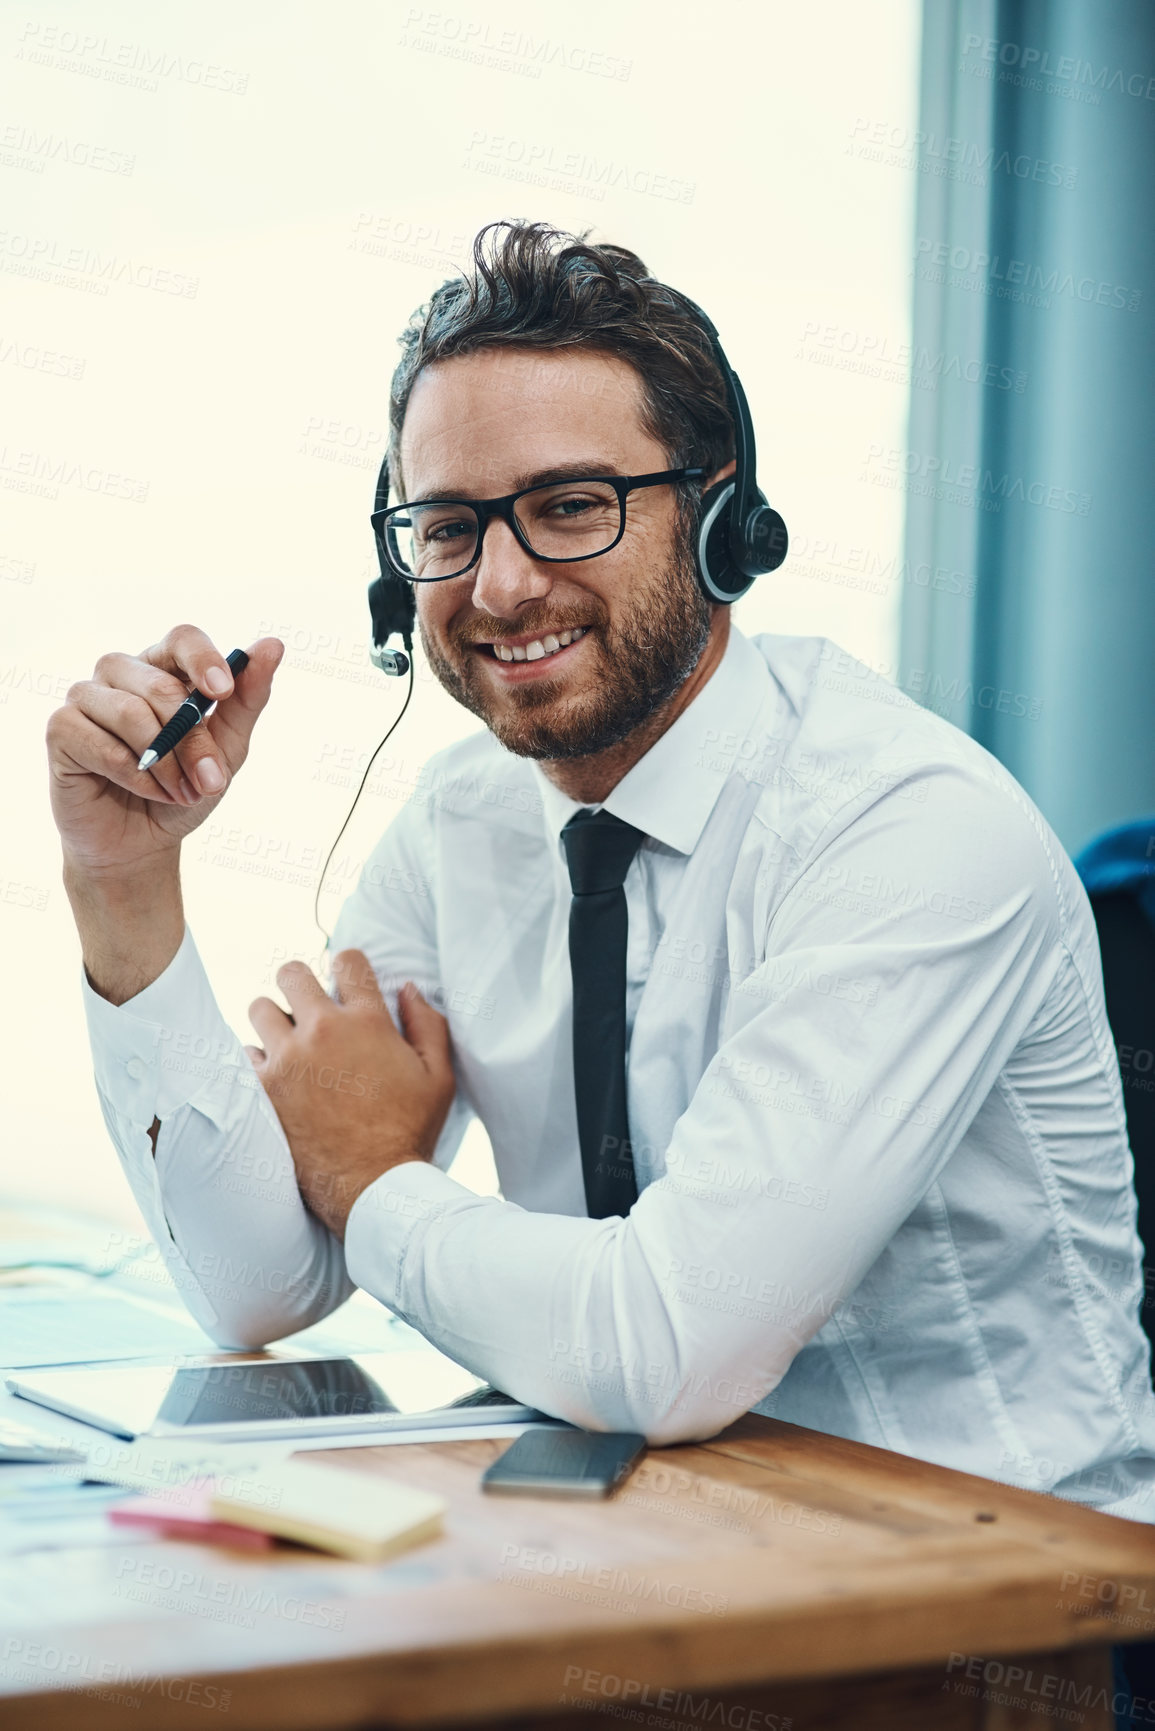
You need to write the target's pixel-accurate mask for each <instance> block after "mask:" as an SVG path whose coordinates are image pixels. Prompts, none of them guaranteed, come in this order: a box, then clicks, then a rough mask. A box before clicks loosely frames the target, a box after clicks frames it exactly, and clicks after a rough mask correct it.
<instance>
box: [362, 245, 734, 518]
mask: <svg viewBox="0 0 1155 1731" xmlns="http://www.w3.org/2000/svg"><path fill="white" fill-rule="evenodd" d="M589 232H590V231H589V230H586V231H585V233H583V234H580V235H575V234H567V233H565V232H564V231H563V230H561V229H556V228H552V227H551V226H550V225H549V224H548V223H545V222H520V221H510V220H507V221H502V222H491V223H487V224H486V226H485V227H484V228H482V229H481V230H480V231H479V232H478V234H477V236H476V238H475V240H474V242H473V268H472V270H471V271H463V272H462V273H461V276H460V277H455V278H451V279H450V280H449V281H448V282H444V283H442V285H441V287H440V288H439V289H437V290H436V292H435V293H434V294H433V295H432V296H431V297H430V299H429V300H428V301H427V302H426V304H425V305H424V306H422V307H419V308H418V309H417V311H416V312H415V313H414V314H413V316H412V317H411V319H410V320H409V323H408V325H407V326H406V328H405V330H404V332H403V333H402V335H401V337H400V339H399V340H400V343H401V360H400V361H399V363H398V365H397V370H396V372H395V373H394V374H393V382H392V387H391V390H390V396H389V467H390V472H391V474H392V475H393V476H394V478H395V480H396V481H397V483H398V484H400V479H401V475H400V463H399V459H400V443H401V427H402V423H403V422H404V420H405V410H406V408H407V406H408V403H409V397H410V394H411V392H412V390H413V386H414V384H415V383H416V381H417V378H418V375H419V374H420V373H421V371H422V369H423V368H425V367H428V366H431V365H432V364H433V362H434V361H443V360H449V359H450V358H451V357H452V356H455V355H468V354H473V353H474V352H475V351H476V350H478V349H484V348H496V347H501V346H508V347H511V348H513V347H517V348H528V349H567V348H586V349H598V350H601V351H602V352H603V353H607V354H611V355H617V356H620V357H621V359H622V360H624V361H628V362H629V364H630V365H631V366H632V367H633V368H634V370H635V371H636V372H637V374H638V375H639V377H640V379H641V383H642V402H643V424H644V426H645V429H646V431H647V432H648V433H649V434H650V435H651V437H653V438H656V439H657V440H658V441H659V442H660V443H661V444H662V445H664V446H665V448H666V450H667V452H668V453H669V461H670V467H671V468H682V467H686V468H691V467H693V468H697V467H699V466H701V467H702V468H704V469H705V470H706V472H707V474H713V473H714V472H715V470H717V469H719V468H721V467H722V465H723V464H725V463H727V462H728V461H729V460H730V458H731V457H732V456H733V455H734V426H733V421H732V419H731V415H730V409H729V404H728V401H727V397H726V387H725V384H724V382H723V379H722V375H721V373H720V371H719V369H718V365H717V362H716V361H715V359H714V352H713V349H712V348H711V346H710V342H709V339H708V338H707V336H706V334H705V332H704V331H703V330H702V327H701V326H700V325H699V324H698V322H697V321H696V319H695V318H694V317H693V315H692V314H691V313H690V312H689V311H688V310H687V309H686V307H685V306H684V305H683V303H682V302H681V301H680V300H679V299H678V298H677V296H676V295H675V294H673V293H672V292H671V291H670V289H668V288H666V287H665V286H664V285H663V284H661V283H658V282H655V281H653V280H652V278H650V275H649V272H648V271H647V269H646V266H645V265H644V264H643V263H642V260H641V259H640V258H639V257H638V255H637V253H634V252H630V251H629V250H628V249H627V248H626V247H622V246H608V245H606V246H594V245H590V244H589V243H588V242H587V239H586V235H587V234H588V233H589ZM684 485H685V484H684ZM699 495H700V487H699V486H696V485H694V484H690V486H689V488H688V491H687V494H686V496H685V499H684V501H683V502H684V504H686V505H689V504H690V502H691V499H692V498H693V499H696V498H697V497H698V496H699Z"/></svg>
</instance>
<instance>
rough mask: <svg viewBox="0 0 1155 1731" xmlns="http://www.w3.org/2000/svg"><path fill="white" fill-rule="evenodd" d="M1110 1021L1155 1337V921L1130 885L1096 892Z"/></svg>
mask: <svg viewBox="0 0 1155 1731" xmlns="http://www.w3.org/2000/svg"><path fill="white" fill-rule="evenodd" d="M1091 907H1092V909H1093V910H1094V914H1095V923H1096V925H1097V926H1098V928H1099V948H1100V950H1101V951H1102V955H1103V986H1104V989H1105V991H1106V995H1107V1018H1108V1020H1109V1021H1110V1023H1111V1032H1112V1034H1113V1035H1114V1038H1115V1046H1116V1049H1117V1051H1118V1054H1119V1074H1120V1076H1121V1077H1122V1080H1123V1104H1124V1107H1125V1109H1126V1112H1127V1134H1128V1136H1129V1137H1130V1140H1131V1152H1132V1154H1133V1155H1134V1157H1135V1194H1136V1196H1137V1197H1138V1199H1139V1236H1140V1238H1141V1239H1142V1240H1143V1245H1144V1248H1145V1251H1146V1256H1145V1258H1144V1260H1145V1264H1146V1267H1145V1280H1144V1294H1143V1308H1142V1312H1141V1321H1142V1323H1143V1327H1144V1328H1145V1329H1146V1331H1147V1336H1148V1339H1149V1340H1151V1341H1153V1342H1155V926H1153V925H1152V923H1151V921H1150V920H1149V919H1148V918H1147V915H1146V913H1145V912H1144V910H1143V908H1142V906H1141V905H1140V903H1139V901H1138V899H1137V898H1136V896H1135V895H1134V894H1133V893H1132V892H1131V891H1129V890H1114V891H1110V892H1107V893H1100V894H1097V895H1092V897H1091Z"/></svg>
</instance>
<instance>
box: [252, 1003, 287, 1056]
mask: <svg viewBox="0 0 1155 1731" xmlns="http://www.w3.org/2000/svg"><path fill="white" fill-rule="evenodd" d="M249 1021H250V1022H251V1023H252V1024H253V1027H254V1028H255V1029H256V1030H257V1033H258V1034H259V1035H260V1038H261V1042H262V1044H263V1046H264V1048H265V1051H266V1052H269V1051H271V1050H272V1049H273V1048H274V1047H275V1046H277V1045H278V1044H279V1042H280V1041H281V1040H283V1039H284V1037H285V1035H286V1034H287V1033H289V1032H290V1030H291V1029H292V1028H293V1027H294V1025H295V1024H294V1022H293V1018H292V1017H291V1016H286V1014H285V1012H284V1010H282V1009H281V1008H280V1006H279V1005H278V1004H274V1002H273V1000H272V998H254V1000H253V1002H252V1003H251V1004H250V1005H249Z"/></svg>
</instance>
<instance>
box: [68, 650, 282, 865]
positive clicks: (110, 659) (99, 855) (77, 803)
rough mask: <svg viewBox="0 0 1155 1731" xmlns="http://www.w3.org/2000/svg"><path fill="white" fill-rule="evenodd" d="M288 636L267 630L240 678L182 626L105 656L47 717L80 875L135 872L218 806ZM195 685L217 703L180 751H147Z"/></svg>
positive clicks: (169, 850) (71, 857)
mask: <svg viewBox="0 0 1155 1731" xmlns="http://www.w3.org/2000/svg"><path fill="white" fill-rule="evenodd" d="M283 653H284V647H283V645H282V644H281V643H280V642H279V641H278V640H277V639H276V638H275V637H262V638H261V639H260V640H259V641H258V642H257V643H254V644H253V646H252V648H251V649H250V650H249V664H248V666H247V667H246V668H245V669H244V672H243V673H240V674H239V675H238V676H237V677H236V679H235V680H234V678H233V675H232V673H231V672H230V670H229V667H228V664H227V662H226V661H225V658H224V656H223V655H222V654H221V652H220V651H219V650H218V649H217V648H216V647H215V646H214V645H213V643H212V642H211V641H210V640H209V638H208V637H206V635H205V633H204V632H203V631H199V630H197V628H196V627H195V626H193V625H177V626H175V627H174V628H173V630H171V631H170V632H168V633H167V635H166V636H165V637H163V638H162V639H161V641H160V642H159V643H156V644H153V646H152V647H151V648H150V649H146V650H144V651H143V653H142V654H140V655H135V656H134V655H121V654H112V655H102V656H101V658H100V660H99V661H98V662H97V664H96V668H95V670H94V672H93V676H92V678H91V679H87V680H82V681H81V682H80V683H79V684H76V685H74V686H73V687H72V688H71V690H70V691H69V693H68V698H67V701H66V702H65V704H64V707H63V708H62V709H58V710H57V711H56V712H55V714H54V715H52V716H51V718H50V719H49V723H48V760H49V768H50V776H51V795H52V813H53V816H54V818H55V819H56V826H57V828H58V829H59V831H60V835H61V839H62V841H63V844H64V854H65V860H66V863H67V864H68V865H69V867H70V868H71V869H72V870H73V871H74V872H77V871H79V872H81V873H92V874H96V875H99V876H106V875H113V876H115V875H116V874H118V873H124V874H126V875H133V874H135V873H136V872H137V871H139V869H140V868H141V866H142V865H145V864H146V863H147V862H148V861H149V860H150V859H155V858H156V856H157V855H158V854H175V852H176V851H177V850H178V849H179V846H180V843H181V841H182V840H183V838H184V837H185V836H186V835H188V834H189V833H190V832H191V831H192V830H194V829H196V827H197V825H198V824H201V823H203V822H204V820H205V818H206V817H208V815H209V813H210V812H211V811H213V810H214V808H215V807H216V805H217V803H218V801H219V800H220V798H221V795H222V794H223V793H224V791H225V789H226V788H227V787H228V785H229V783H230V781H231V780H232V778H233V776H234V775H235V774H236V772H237V770H238V769H239V768H240V767H241V765H242V764H243V763H244V761H245V758H246V756H247V755H248V749H249V739H250V737H251V735H252V731H253V727H254V725H255V724H256V720H257V717H258V715H259V714H260V713H261V710H262V709H263V708H264V707H265V704H266V703H267V702H268V698H269V691H270V688H271V686H272V680H273V674H274V672H275V671H276V668H277V664H278V663H279V661H280V659H281V656H282V654H283ZM193 688H195V689H197V690H199V691H202V692H203V693H204V694H205V696H207V697H212V698H214V699H216V700H217V708H216V709H215V710H214V712H213V714H212V715H210V716H209V718H208V720H207V721H204V722H202V723H200V724H199V726H197V727H194V728H193V729H192V730H191V732H189V733H188V734H186V735H185V737H184V739H183V740H182V741H181V743H180V744H179V745H178V746H177V747H176V749H175V750H174V751H171V752H169V753H168V755H167V756H166V757H163V758H162V759H161V760H160V762H159V763H155V764H154V765H153V766H152V768H151V769H147V770H140V769H138V768H137V767H136V766H137V760H138V759H139V757H140V755H141V753H142V752H143V751H144V750H145V749H146V747H147V746H149V745H151V743H152V741H153V739H154V738H155V737H156V735H157V734H158V733H159V732H160V730H161V728H162V727H163V726H164V725H165V723H166V722H167V721H168V720H169V719H170V717H171V716H172V715H174V714H175V712H176V711H177V709H179V707H180V705H181V704H182V703H183V701H184V699H185V698H186V697H187V696H188V693H189V691H190V690H192V689H193Z"/></svg>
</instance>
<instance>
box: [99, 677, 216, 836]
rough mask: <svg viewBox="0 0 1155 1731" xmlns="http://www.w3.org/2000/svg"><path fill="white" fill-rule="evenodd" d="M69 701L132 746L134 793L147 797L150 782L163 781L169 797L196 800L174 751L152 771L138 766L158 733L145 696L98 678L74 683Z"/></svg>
mask: <svg viewBox="0 0 1155 1731" xmlns="http://www.w3.org/2000/svg"><path fill="white" fill-rule="evenodd" d="M68 702H69V706H70V707H71V708H72V709H73V710H78V711H79V712H80V714H81V715H82V716H84V717H85V718H86V719H87V720H88V721H90V722H92V723H94V725H95V726H96V727H97V728H100V729H102V730H103V732H104V733H105V734H107V735H108V736H109V739H110V740H111V741H113V742H116V743H119V744H122V745H125V746H127V747H128V751H129V753H130V754H131V762H132V767H133V771H134V772H135V783H134V784H130V785H131V791H132V792H133V793H139V794H140V795H141V796H142V797H143V798H147V797H149V792H150V790H149V783H150V782H152V783H154V784H155V783H157V782H159V783H160V786H161V787H162V788H163V789H164V791H165V792H166V793H167V794H168V795H169V797H170V798H171V799H174V800H176V801H177V802H178V803H179V804H182V805H187V804H191V803H193V802H194V801H195V799H196V794H195V793H193V792H192V791H191V790H189V792H187V793H186V792H185V790H184V789H182V787H181V766H180V764H179V763H178V762H177V761H176V759H175V758H174V757H173V756H172V754H171V753H170V754H169V756H168V757H164V758H162V759H161V760H160V762H159V763H156V764H154V765H153V768H152V770H151V771H149V770H137V769H136V760H137V758H139V756H140V754H141V752H142V751H143V750H144V749H145V747H146V746H147V745H148V744H149V743H150V741H151V740H153V739H155V738H156V735H157V732H158V723H157V719H156V714H155V711H154V710H153V709H152V707H151V705H150V704H149V703H148V702H147V700H146V699H145V698H143V697H140V696H138V695H136V694H135V693H133V692H131V691H126V690H123V689H119V688H117V687H114V686H110V685H103V684H101V683H99V682H98V681H97V680H84V681H82V682H81V683H80V684H78V685H74V686H72V688H71V689H70V691H69V693H68Z"/></svg>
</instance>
